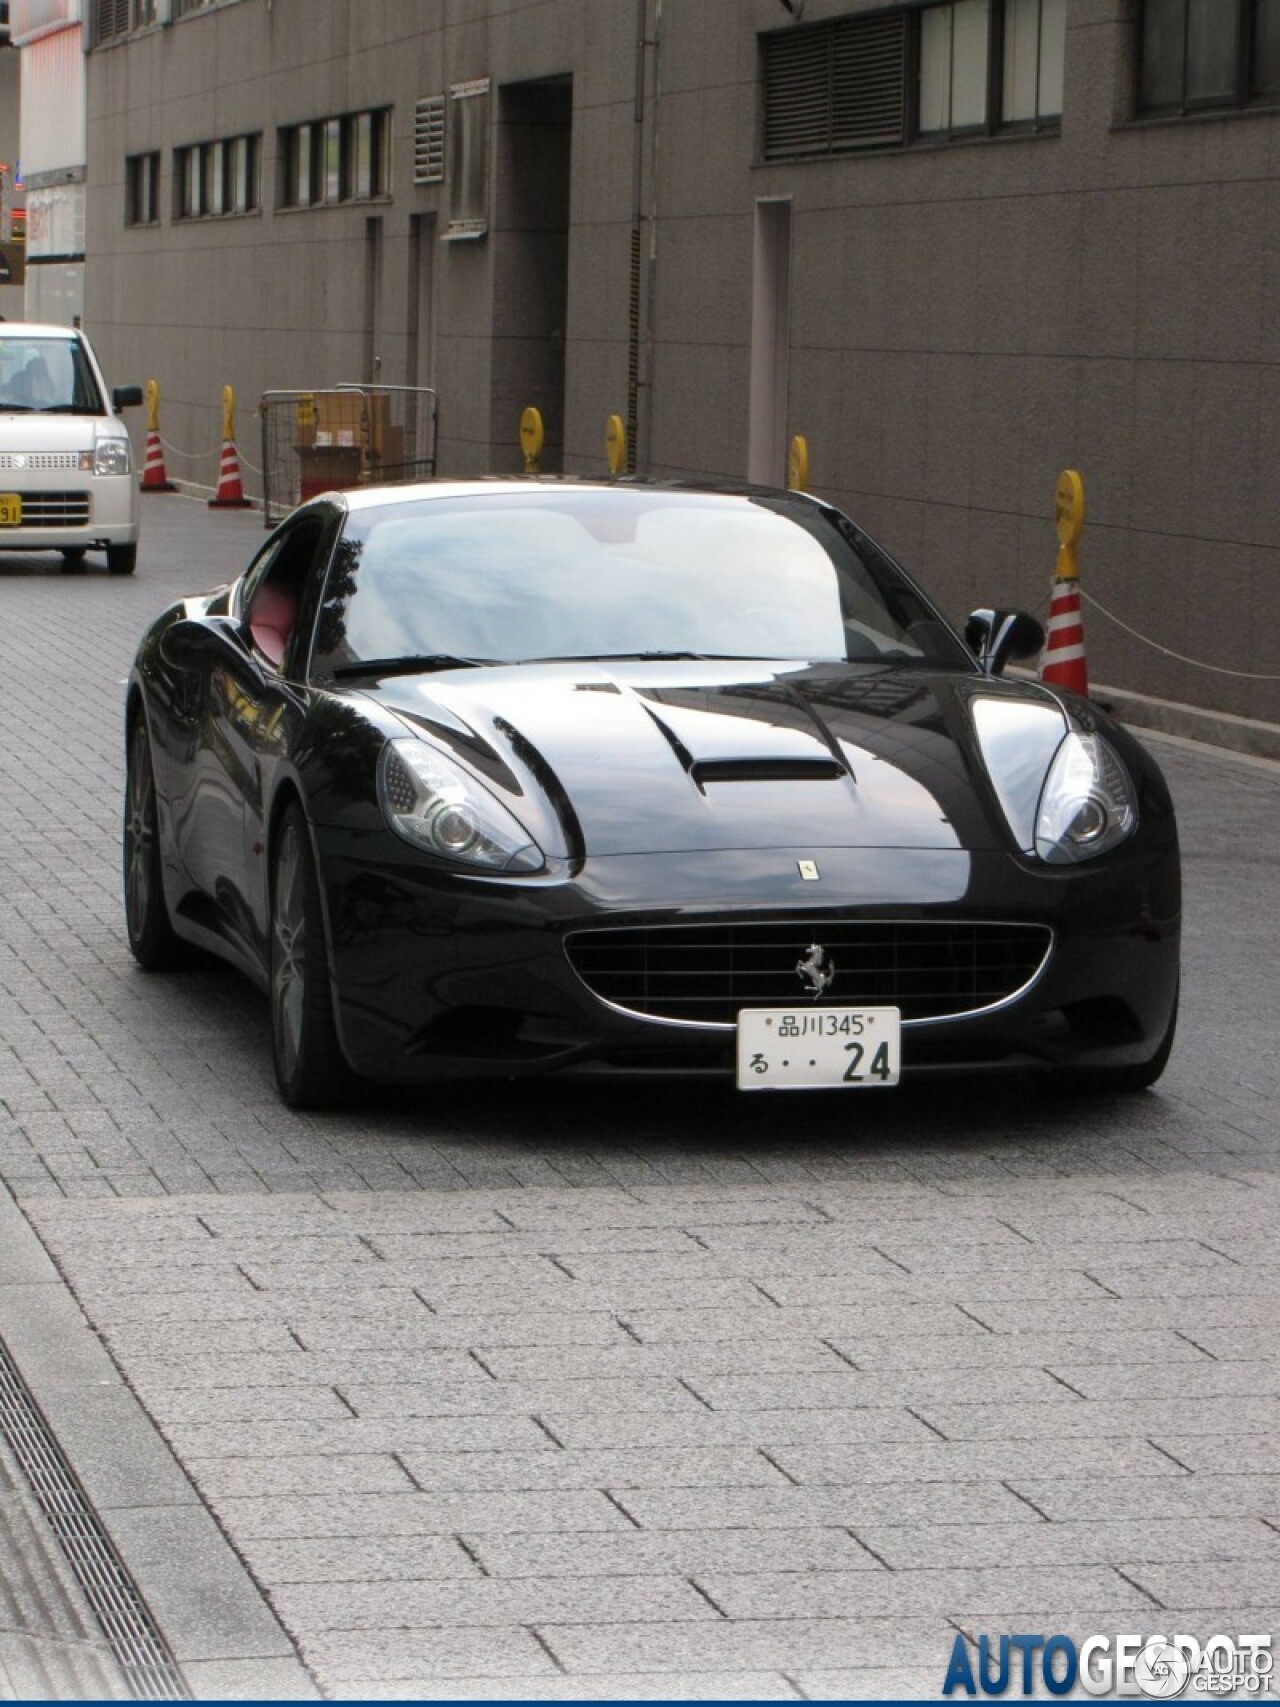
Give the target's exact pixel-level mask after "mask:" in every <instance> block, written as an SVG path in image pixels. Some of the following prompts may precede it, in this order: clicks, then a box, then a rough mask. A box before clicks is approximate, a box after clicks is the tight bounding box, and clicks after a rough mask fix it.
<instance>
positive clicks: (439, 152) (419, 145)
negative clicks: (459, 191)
mask: <svg viewBox="0 0 1280 1707" xmlns="http://www.w3.org/2000/svg"><path fill="white" fill-rule="evenodd" d="M444 115H445V98H444V96H443V95H430V96H428V97H427V99H426V100H424V101H419V102H418V104H417V106H416V107H415V108H414V109H413V181H414V183H415V184H440V183H443V182H444Z"/></svg>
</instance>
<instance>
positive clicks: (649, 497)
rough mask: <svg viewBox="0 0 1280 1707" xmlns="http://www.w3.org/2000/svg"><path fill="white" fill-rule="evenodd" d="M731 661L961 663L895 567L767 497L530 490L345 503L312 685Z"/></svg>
mask: <svg viewBox="0 0 1280 1707" xmlns="http://www.w3.org/2000/svg"><path fill="white" fill-rule="evenodd" d="M636 657H639V658H644V657H667V658H669V657H697V658H714V657H720V658H725V657H734V658H785V659H804V660H806V661H818V660H829V659H830V660H851V661H879V662H891V663H894V664H929V665H945V666H947V667H950V668H969V669H972V668H973V661H972V659H971V658H970V657H969V654H968V653H967V652H966V651H965V650H964V648H963V646H962V645H961V644H960V642H959V641H958V640H957V639H956V637H955V635H954V634H953V633H952V631H951V630H950V629H949V628H947V627H946V625H945V624H944V623H943V622H942V621H941V620H940V619H939V618H938V615H937V613H936V612H935V611H934V610H933V609H932V608H931V607H930V606H929V605H928V604H927V603H926V601H925V600H924V599H923V597H922V596H921V595H920V593H919V592H918V591H917V590H916V589H915V588H914V587H913V586H912V584H911V583H910V582H909V581H908V580H907V579H906V577H905V576H904V575H903V574H902V572H901V571H900V570H899V569H898V568H897V567H896V566H895V565H894V564H893V563H892V562H891V561H890V560H889V559H888V558H887V557H886V556H885V555H884V554H883V552H881V551H880V550H879V548H878V547H876V546H875V545H874V544H873V543H872V542H871V541H870V540H868V539H867V538H866V537H865V535H863V534H861V533H860V532H859V531H858V530H857V529H855V528H854V527H852V525H851V524H850V523H849V522H847V521H846V520H845V518H844V517H843V516H841V515H839V513H838V512H836V511H834V510H829V509H826V508H824V507H821V506H819V505H816V504H814V503H812V502H810V501H808V500H806V499H803V498H791V497H788V496H786V495H783V494H776V495H775V494H769V495H754V494H753V495H730V494H725V495H721V494H714V493H696V492H683V491H678V490H675V491H671V490H660V489H653V488H632V489H627V488H622V487H615V488H608V489H604V490H601V489H599V488H594V489H592V488H583V489H574V488H571V487H567V486H566V487H558V488H541V489H536V490H531V491H529V492H518V493H509V492H508V493H492V494H489V493H485V494H476V495H469V496H466V497H456V498H443V497H442V498H433V499H425V500H424V499H410V500H406V501H405V502H404V503H398V504H388V505H381V506H379V507H377V508H373V509H357V510H355V511H353V512H352V514H351V515H350V516H349V518H348V521H347V526H346V530H345V535H344V538H343V540H342V542H341V544H340V545H339V548H338V550H337V552H336V553H335V555H334V559H333V563H332V566H331V568H330V572H329V580H328V584H327V586H326V589H325V596H324V600H323V604H322V608H321V612H320V618H319V623H318V627H317V632H316V646H315V651H314V659H313V663H314V667H315V669H316V671H317V673H318V674H320V675H332V674H335V673H336V674H341V675H343V676H347V675H351V674H353V673H356V667H357V666H358V665H359V664H360V663H361V662H363V661H369V662H370V664H371V666H372V665H373V664H374V663H375V662H377V663H383V664H386V663H388V662H389V661H392V660H395V659H398V658H404V659H409V658H415V659H421V660H424V661H429V660H432V659H434V658H442V659H444V660H445V661H446V662H448V661H449V660H456V661H458V662H460V663H465V662H466V661H468V660H474V661H476V662H481V661H483V662H487V663H492V662H503V663H525V662H531V661H534V660H538V659H550V658H555V659H560V658H636Z"/></svg>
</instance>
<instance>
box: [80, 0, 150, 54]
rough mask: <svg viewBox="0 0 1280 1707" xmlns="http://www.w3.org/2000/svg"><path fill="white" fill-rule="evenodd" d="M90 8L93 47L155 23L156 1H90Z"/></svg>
mask: <svg viewBox="0 0 1280 1707" xmlns="http://www.w3.org/2000/svg"><path fill="white" fill-rule="evenodd" d="M92 6H93V9H92V11H91V13H90V28H91V31H92V36H93V45H94V46H95V47H97V46H98V44H99V43H100V42H104V41H110V40H112V39H113V37H115V36H124V35H128V33H129V31H130V30H140V29H142V28H143V27H144V26H145V25H147V24H154V23H155V21H156V0H92Z"/></svg>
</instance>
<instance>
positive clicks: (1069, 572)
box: [1040, 468, 1089, 699]
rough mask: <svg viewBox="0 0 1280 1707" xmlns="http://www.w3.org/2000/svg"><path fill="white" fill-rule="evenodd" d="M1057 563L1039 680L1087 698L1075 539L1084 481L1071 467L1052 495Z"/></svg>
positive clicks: (1081, 517) (1080, 523)
mask: <svg viewBox="0 0 1280 1707" xmlns="http://www.w3.org/2000/svg"><path fill="white" fill-rule="evenodd" d="M1055 500H1056V508H1057V527H1058V562H1057V566H1056V568H1055V570H1054V577H1053V597H1052V599H1051V600H1050V603H1049V621H1048V623H1047V624H1046V625H1045V639H1044V650H1043V651H1042V652H1041V654H1040V680H1041V681H1042V682H1048V683H1049V684H1050V685H1051V686H1052V687H1059V688H1067V689H1068V690H1069V691H1070V692H1071V693H1078V694H1080V695H1081V696H1082V698H1085V699H1087V698H1088V697H1089V672H1088V670H1087V669H1086V667H1085V659H1084V621H1083V619H1082V617H1081V613H1080V580H1079V576H1080V567H1079V564H1078V563H1077V562H1076V541H1077V540H1078V539H1079V538H1080V532H1081V529H1082V528H1083V527H1084V482H1083V481H1082V480H1081V478H1080V476H1079V475H1078V474H1077V473H1076V471H1075V469H1074V468H1068V469H1065V470H1064V471H1063V473H1062V474H1061V475H1060V476H1059V479H1058V487H1057V492H1056V494H1055Z"/></svg>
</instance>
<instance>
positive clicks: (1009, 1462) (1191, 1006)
mask: <svg viewBox="0 0 1280 1707" xmlns="http://www.w3.org/2000/svg"><path fill="white" fill-rule="evenodd" d="M146 527H147V532H146V537H145V543H144V547H143V555H142V563H141V566H140V569H139V573H138V576H137V577H136V579H134V580H132V581H128V582H122V581H117V580H114V579H108V578H107V577H106V576H105V575H104V574H94V573H91V574H89V575H87V576H83V577H79V576H77V577H69V576H63V575H61V574H58V573H56V572H55V571H54V570H53V568H52V566H51V565H50V564H49V563H48V562H45V561H43V560H40V559H36V558H30V559H25V560H23V559H10V560H4V561H2V562H0V598H3V599H4V600H5V601H6V603H7V605H8V607H9V622H8V625H7V634H8V652H9V661H10V668H9V671H8V674H7V678H6V694H5V706H6V712H7V717H6V724H7V739H6V741H5V743H4V748H3V751H0V798H3V801H4V815H3V819H2V820H0V856H2V858H3V864H4V870H5V873H6V881H5V906H4V909H3V913H2V914H0V919H2V925H0V1180H3V1182H4V1184H5V1185H6V1186H7V1187H8V1189H9V1191H10V1192H11V1193H12V1194H13V1195H14V1197H15V1198H16V1199H17V1200H18V1202H19V1203H20V1204H21V1206H22V1209H23V1211H24V1213H25V1214H26V1215H27V1217H28V1218H29V1220H30V1222H31V1224H32V1225H33V1226H34V1227H35V1229H36V1230H37V1232H38V1233H39V1235H40V1237H41V1239H42V1240H43V1241H44V1243H45V1245H46V1248H47V1249H48V1251H49V1252H50V1253H51V1255H52V1256H53V1258H54V1260H55V1261H56V1263H57V1264H58V1266H59V1268H60V1270H61V1272H62V1273H63V1275H64V1276H65V1279H66V1281H67V1283H68V1285H69V1286H70V1287H71V1289H72V1290H73V1291H74V1293H75V1295H76V1297H77V1298H78V1299H79V1301H80V1303H81V1305H82V1307H83V1309H84V1311H85V1312H86V1314H87V1315H88V1317H89V1319H90V1321H91V1322H92V1324H93V1325H94V1327H95V1328H96V1330H97V1331H98V1332H99V1333H100V1335H101V1336H102V1339H103V1341H104V1343H105V1345H106V1346H107V1348H108V1350H109V1351H110V1353H111V1355H112V1357H113V1358H114V1360H115V1362H116V1364H117V1365H118V1367H119V1369H120V1371H121V1373H122V1374H123V1376H124V1378H125V1380H126V1381H127V1382H128V1384H129V1386H130V1387H131V1388H132V1389H133V1391H134V1392H135V1393H136V1394H137V1395H138V1396H139V1397H140V1398H141V1400H142V1402H143V1403H144V1405H145V1406H146V1408H147V1410H148V1411H149V1413H150V1414H151V1416H152V1417H153V1418H154V1419H155V1421H156V1423H157V1425H158V1426H159V1428H160V1429H161V1431H162V1432H163V1434H164V1436H165V1437H166V1439H167V1440H168V1442H169V1444H170V1446H171V1447H172V1449H173V1451H174V1452H175V1453H176V1455H177V1456H178V1458H179V1460H180V1461H181V1463H182V1465H183V1466H184V1467H185V1470H186V1472H187V1474H188V1475H189V1476H190V1478H191V1480H192V1483H193V1484H194V1486H195V1488H196V1489H197V1490H198V1492H199V1493H200V1495H201V1496H202V1498H203V1499H204V1500H205V1501H206V1502H207V1504H208V1506H209V1507H210V1509H211V1510H212V1512H213V1513H214V1515H215V1517H216V1519H217V1521H218V1523H219V1524H220V1525H221V1527H222V1530H223V1532H224V1533H225V1534H226V1535H227V1536H228V1537H229V1538H230V1540H231V1542H232V1544H233V1545H234V1547H235V1548H236V1550H237V1552H238V1553H239V1554H240V1556H241V1558H242V1559H243V1560H244V1562H245V1563H246V1565H247V1567H248V1569H249V1570H250V1572H252V1574H253V1577H254V1579H255V1580H256V1581H257V1583H258V1584H259V1585H260V1586H261V1589H262V1591H263V1593H264V1595H266V1596H267V1597H268V1598H269V1601H270V1604H271V1605H272V1606H273V1608H274V1610H275V1612H276V1614H277V1616H278V1617H279V1619H280V1620H281V1622H282V1624H283V1625H284V1627H285V1629H286V1630H287V1631H288V1632H289V1634H290V1636H291V1637H292V1638H293V1640H294V1641H295V1643H296V1644H297V1647H298V1650H299V1652H300V1654H301V1656H302V1659H303V1661H304V1663H305V1664H306V1666H307V1667H308V1668H309V1670H310V1672H311V1674H312V1676H313V1677H314V1678H315V1679H316V1681H317V1682H318V1684H319V1685H320V1687H321V1688H322V1689H323V1690H325V1691H326V1692H327V1693H331V1694H343V1695H356V1696H360V1695H364V1696H381V1697H386V1698H395V1697H406V1698H407V1697H412V1696H418V1697H428V1698H429V1697H465V1696H468V1695H485V1696H490V1697H497V1696H501V1695H511V1696H516V1697H518V1696H521V1695H525V1696H534V1697H543V1698H547V1699H571V1698H575V1697H589V1696H601V1695H613V1696H617V1697H625V1696H627V1695H632V1696H636V1695H640V1696H643V1695H654V1696H660V1697H668V1698H671V1697H677V1696H685V1697H690V1698H693V1697H699V1696H702V1697H707V1696H723V1697H726V1698H734V1697H737V1698H751V1697H757V1698H770V1699H773V1698H776V1699H795V1698H800V1697H831V1696H841V1695H871V1694H886V1693H887V1694H900V1695H929V1694H937V1692H938V1690H939V1688H940V1684H941V1679H942V1675H943V1671H944V1668H945V1664H946V1658H947V1655H948V1654H949V1652H950V1649H951V1645H952V1642H953V1640H954V1637H955V1634H956V1631H957V1630H960V1631H962V1632H964V1633H965V1634H966V1635H967V1636H970V1637H974V1636H976V1635H977V1634H979V1633H983V1632H986V1633H989V1634H993V1635H995V1634H998V1633H1001V1632H1007V1631H1014V1630H1037V1631H1043V1632H1045V1633H1052V1632H1054V1631H1056V1630H1063V1631H1066V1632H1068V1633H1073V1634H1079V1635H1083V1634H1088V1633H1091V1632H1093V1631H1098V1632H1101V1633H1112V1634H1114V1633H1116V1632H1118V1631H1126V1630H1135V1631H1145V1632H1150V1631H1155V1630H1162V1631H1167V1630H1169V1629H1170V1628H1171V1627H1172V1628H1174V1629H1177V1630H1186V1631H1192V1632H1198V1633H1199V1634H1200V1635H1201V1636H1205V1635H1208V1634H1210V1633H1211V1631H1213V1630H1218V1629H1225V1630H1227V1631H1229V1632H1233V1631H1238V1630H1245V1629H1247V1630H1268V1631H1276V1630H1277V1624H1278V1623H1280V1619H1278V1618H1277V1608H1278V1607H1280V1450H1278V1449H1277V1444H1276V1443H1277V1427H1276V1423H1277V1411H1276V1400H1277V1388H1278V1386H1280V1362H1278V1360H1277V1351H1278V1350H1280V1341H1278V1340H1277V1336H1276V1328H1275V1323H1276V1307H1277V1296H1278V1295H1280V1259H1278V1257H1277V1244H1276V1239H1275V1232H1274V1226H1275V1220H1276V1216H1277V1211H1278V1210H1280V1170H1278V1169H1277V1161H1278V1159H1280V1056H1278V1054H1277V1051H1276V1048H1275V1020H1276V1014H1277V1011H1280V1002H1278V1001H1277V996H1278V995H1280V972H1278V971H1277V967H1278V966H1280V954H1278V953H1277V950H1278V949H1280V922H1278V921H1280V861H1277V858H1276V854H1275V850H1276V848H1277V846H1280V791H1278V790H1277V786H1276V785H1277V779H1278V777H1280V772H1278V771H1277V769H1276V767H1274V766H1268V765H1265V764H1263V763H1260V762H1252V763H1251V762H1247V761H1241V760H1236V759H1233V758H1229V757H1227V756H1225V755H1220V754H1218V753H1215V752H1213V751H1210V750H1206V749H1203V748H1200V749H1196V748H1191V747H1189V746H1184V745H1179V744H1177V743H1173V742H1165V741H1162V742H1160V743H1159V746H1158V751H1159V753H1160V757H1161V759H1162V762H1164V763H1165V765H1166V768H1167V770H1168V773H1169V776H1170V779H1171V782H1172V784H1173V787H1174V790H1175V793H1176V795H1177V798H1178V802H1179V808H1180V813H1181V819H1182V824H1183V834H1184V840H1185V843H1186V876H1187V887H1188V907H1187V912H1188V919H1187V951H1186V989H1185V994H1184V1021H1183V1031H1182V1034H1181V1037H1180V1041H1179V1044H1178V1047H1177V1049H1176V1051H1175V1054H1174V1058H1173V1062H1172V1064H1171V1067H1170V1069H1169V1072H1168V1074H1167V1075H1166V1077H1165V1079H1164V1080H1163V1081H1162V1082H1161V1085H1160V1087H1159V1088H1158V1090H1157V1091H1156V1092H1153V1093H1149V1094H1147V1095H1143V1096H1138V1097H1132V1098H1106V1099H1091V1098H1086V1097H1077V1096H1070V1095H1064V1094H1062V1093H1060V1092H1059V1093H1054V1094H1053V1095H1047V1094H1045V1093H1044V1092H1043V1091H1040V1090H1037V1089H1035V1088H1034V1087H1020V1086H1000V1085H994V1086H993V1085H983V1084H982V1083H980V1082H978V1081H966V1082H964V1083H963V1084H960V1085H956V1086H954V1087H949V1088H947V1089H946V1090H942V1089H940V1088H939V1087H938V1086H937V1085H936V1083H931V1084H929V1085H927V1086H918V1085H917V1086H911V1085H906V1086H904V1087H903V1088H902V1090H901V1092H900V1093H894V1094H885V1095H884V1096H868V1098H867V1099H865V1100H856V1099H855V1101H854V1102H853V1103H851V1102H850V1101H849V1099H848V1098H847V1097H840V1096H835V1097H830V1098H828V1097H824V1096H816V1097H815V1096H810V1097H804V1098H797V1099H794V1100H789V1101H786V1102H775V1101H773V1100H772V1099H768V1098H760V1099H745V1098H737V1097H736V1096H735V1095H734V1094H733V1093H732V1092H730V1091H725V1090H723V1089H718V1088H714V1087H692V1088H690V1087H685V1086H681V1087H678V1088H675V1089H673V1088H672V1087H670V1086H666V1087H652V1086H639V1087H636V1086H629V1087H628V1088H627V1089H626V1091H625V1093H620V1092H619V1091H618V1090H617V1089H615V1088H610V1087H607V1086H601V1085H598V1084H592V1085H583V1084H579V1085H570V1084H552V1083H547V1084H539V1085H534V1086H529V1085H526V1086H518V1087H508V1086H451V1087H449V1088H448V1089H447V1090H443V1091H425V1092H418V1091H415V1092H405V1091H385V1092H383V1091H378V1092H373V1093H371V1094H370V1095H369V1096H368V1098H367V1099H366V1100H365V1101H364V1103H363V1105H362V1106H361V1108H360V1109H359V1111H358V1112H355V1113H351V1112H347V1113H344V1114H341V1115H334V1116H310V1117H309V1116H302V1115H295V1114H292V1113H290V1112H288V1111H287V1110H285V1109H283V1108H282V1107H281V1106H280V1104H279V1102H278V1100H277V1098H276V1094H275V1089H274V1083H273V1080H272V1076H271V1069H270V1062H269V1057H268V1043H267V1016H266V1008H265V1003H264V1001H263V999H262V998H261V997H260V996H259V995H258V994H257V993H256V992H255V991H254V990H252V989H251V988H250V987H249V986H248V985H247V984H244V983H243V982H242V981H241V980H239V979H238V978H237V977H236V976H235V974H233V973H231V972H230V971H224V970H222V969H221V968H219V967H216V966H212V965H205V966H201V967H199V968H195V969H192V970H190V971H187V972H183V973H181V974H176V975H171V976H167V977H163V978H158V977H149V976H147V975H145V974H142V973H141V972H139V971H137V970H136V969H135V968H134V967H133V966H132V964H131V962H130V960H129V956H128V953H127V950H126V947H125V943H124V935H123V928H122V921H121V916H120V898H119V889H120V884H119V858H120V852H119V817H120V796H121V782H122V770H123V762H122V741H121V708H122V691H121V687H120V683H121V681H122V679H123V677H124V675H125V672H126V670H127V667H128V659H129V656H130V654H131V652H132V649H133V646H134V644H135V643H136V639H137V637H138V635H139V634H140V632H141V630H142V628H143V627H144V626H145V624H146V622H147V621H148V620H149V618H150V616H151V615H152V614H153V613H154V612H155V611H157V610H158V609H159V608H160V607H161V606H162V605H163V604H164V603H165V602H166V601H167V600H168V599H169V598H170V597H172V596H176V594H178V593H180V592H181V591H183V590H199V589H200V588H202V587H205V586H208V585H210V584H212V583H213V582H214V581H216V580H217V579H218V578H219V577H221V576H225V575H227V574H230V573H233V572H235V570H236V569H237V568H238V567H239V566H240V565H241V564H242V563H243V562H244V561H245V560H246V559H247V557H248V555H249V554H250V552H251V551H252V550H253V549H255V548H256V546H257V544H258V543H259V541H260V539H261V538H262V537H263V535H262V530H261V525H260V520H259V519H258V518H256V517H252V516H242V515H215V516H211V515H210V514H209V513H208V512H207V511H206V510H205V509H204V507H203V506H201V505H197V504H194V503H192V502H190V501H188V500H183V499H180V498H161V499H151V500H149V501H148V509H147V514H146Z"/></svg>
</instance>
